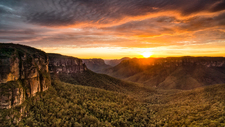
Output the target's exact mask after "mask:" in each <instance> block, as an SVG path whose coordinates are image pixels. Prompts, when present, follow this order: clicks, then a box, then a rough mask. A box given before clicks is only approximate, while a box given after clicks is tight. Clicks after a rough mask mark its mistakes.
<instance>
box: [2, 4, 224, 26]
mask: <svg viewBox="0 0 225 127" xmlns="http://www.w3.org/2000/svg"><path fill="white" fill-rule="evenodd" d="M9 1H10V2H9ZM14 2H15V3H14ZM224 3H225V2H224V0H222V1H221V0H193V1H191V2H190V1H189V0H182V1H181V0H38V1H27V0H18V1H17V0H8V1H6V0H3V1H2V2H0V5H1V4H2V5H5V6H10V7H12V8H16V9H19V10H20V11H19V12H20V15H21V16H22V17H24V18H25V20H26V21H27V22H30V23H34V24H40V25H46V26H63V25H73V24H79V23H83V22H86V23H97V24H110V23H111V22H112V21H120V20H122V19H123V18H125V17H127V16H128V17H133V16H141V15H146V14H154V13H157V12H162V11H177V12H178V13H180V14H181V15H191V14H193V13H198V12H216V11H221V10H224V9H225V7H224ZM18 5H19V6H20V7H18ZM5 11H6V10H2V8H1V7H0V12H2V13H6V12H5Z"/></svg>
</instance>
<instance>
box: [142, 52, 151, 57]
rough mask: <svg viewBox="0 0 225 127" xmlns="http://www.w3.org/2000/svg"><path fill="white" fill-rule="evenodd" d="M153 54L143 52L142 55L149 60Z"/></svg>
mask: <svg viewBox="0 0 225 127" xmlns="http://www.w3.org/2000/svg"><path fill="white" fill-rule="evenodd" d="M152 54H153V53H152V52H143V53H142V54H141V55H142V56H143V57H144V58H149V57H150V56H151V55H152Z"/></svg>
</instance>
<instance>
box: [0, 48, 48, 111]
mask: <svg viewBox="0 0 225 127" xmlns="http://www.w3.org/2000/svg"><path fill="white" fill-rule="evenodd" d="M48 63H49V60H48V57H47V55H46V54H45V53H44V52H43V51H40V50H37V49H34V48H31V47H28V46H22V45H16V44H0V70H1V72H0V108H11V107H13V106H16V105H20V104H21V103H22V102H23V101H24V100H25V99H26V98H28V97H31V96H34V95H35V94H36V93H37V92H41V91H45V90H47V89H48V86H49V85H50V84H51V80H50V74H49V72H48Z"/></svg>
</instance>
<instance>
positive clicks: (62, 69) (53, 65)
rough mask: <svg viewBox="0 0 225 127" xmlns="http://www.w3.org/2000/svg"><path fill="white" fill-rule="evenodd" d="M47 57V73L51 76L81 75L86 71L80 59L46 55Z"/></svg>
mask: <svg viewBox="0 0 225 127" xmlns="http://www.w3.org/2000/svg"><path fill="white" fill-rule="evenodd" d="M48 56H49V60H50V62H49V71H50V73H52V74H59V73H63V74H73V73H82V72H83V71H85V70H87V67H86V65H85V64H84V63H83V61H82V60H81V59H78V58H75V57H70V56H63V55H60V54H48Z"/></svg>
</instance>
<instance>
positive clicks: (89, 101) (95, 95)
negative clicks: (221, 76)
mask: <svg viewBox="0 0 225 127" xmlns="http://www.w3.org/2000/svg"><path fill="white" fill-rule="evenodd" d="M224 91H225V85H213V86H208V87H205V88H198V89H195V90H189V91H181V90H160V89H156V90H155V92H152V93H150V92H149V95H147V94H145V95H144V96H136V99H135V98H133V96H134V95H132V96H131V95H130V94H129V93H126V94H122V93H118V92H112V91H108V90H103V89H99V88H93V87H88V86H81V85H74V84H69V83H63V82H61V81H59V80H53V81H52V86H51V87H50V88H49V90H48V91H45V92H43V93H39V94H38V95H37V96H35V97H33V98H30V99H28V100H27V101H25V103H24V104H23V105H21V106H18V107H15V108H12V109H3V110H0V112H1V116H3V115H4V116H8V114H7V113H9V112H11V113H13V114H14V115H15V116H14V118H13V119H7V117H4V120H2V121H0V122H2V123H3V125H5V126H7V125H11V124H13V123H15V119H19V116H20V115H19V111H20V109H22V107H25V109H24V111H25V114H26V117H23V118H22V120H21V121H20V122H19V126H183V125H185V126H202V127H203V126H210V127H214V126H215V127H216V126H221V127H222V126H225V103H224V102H225V100H224V98H225V92H224ZM141 98H142V99H141ZM9 123H10V124H9Z"/></svg>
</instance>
